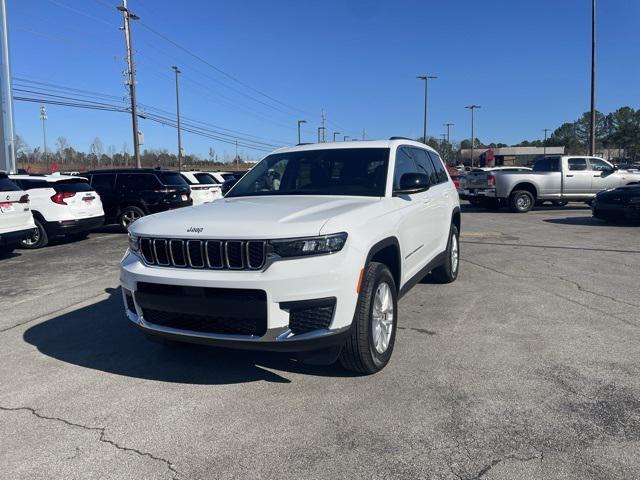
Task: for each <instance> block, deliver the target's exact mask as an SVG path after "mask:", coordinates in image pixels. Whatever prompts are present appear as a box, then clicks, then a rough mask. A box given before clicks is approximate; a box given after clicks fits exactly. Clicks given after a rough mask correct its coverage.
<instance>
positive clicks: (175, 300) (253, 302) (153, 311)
mask: <svg viewBox="0 0 640 480" xmlns="http://www.w3.org/2000/svg"><path fill="white" fill-rule="evenodd" d="M135 295H136V301H137V303H138V305H139V306H140V308H141V309H142V315H143V317H144V319H145V321H147V322H149V323H153V324H155V325H160V326H163V327H170V328H177V329H180V330H187V331H193V332H201V333H214V334H215V333H219V334H232V335H253V336H258V337H261V336H263V335H264V334H265V333H266V332H267V294H266V293H265V292H264V291H263V290H248V289H235V288H206V287H187V286H181V285H165V284H155V283H146V282H140V283H138V290H137V291H136V294H135Z"/></svg>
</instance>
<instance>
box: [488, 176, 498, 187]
mask: <svg viewBox="0 0 640 480" xmlns="http://www.w3.org/2000/svg"><path fill="white" fill-rule="evenodd" d="M487 185H489V186H490V187H495V186H496V177H495V175H487Z"/></svg>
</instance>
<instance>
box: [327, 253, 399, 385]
mask: <svg viewBox="0 0 640 480" xmlns="http://www.w3.org/2000/svg"><path fill="white" fill-rule="evenodd" d="M397 312H398V294H397V289H396V283H395V281H394V280H393V276H392V275H391V272H390V271H389V269H388V268H387V266H386V265H383V264H382V263H378V262H371V263H369V264H368V265H367V266H366V267H365V271H364V274H363V276H362V283H361V285H360V295H359V297H358V304H357V306H356V312H355V315H354V318H353V323H352V325H351V332H350V334H349V338H348V339H347V341H346V343H345V345H344V347H343V349H342V352H341V354H340V358H339V360H340V364H341V365H342V366H343V367H344V368H346V369H347V370H351V371H354V372H357V373H362V374H365V375H369V374H372V373H376V372H379V371H380V370H382V369H383V368H384V367H385V366H386V365H387V363H389V359H390V358H391V354H392V353H393V346H394V344H395V338H396V330H397V324H398V315H397Z"/></svg>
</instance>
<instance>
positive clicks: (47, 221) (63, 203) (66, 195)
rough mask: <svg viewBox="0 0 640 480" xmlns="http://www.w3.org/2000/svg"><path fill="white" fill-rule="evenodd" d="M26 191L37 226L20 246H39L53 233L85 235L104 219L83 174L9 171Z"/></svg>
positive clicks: (95, 196)
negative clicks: (81, 175) (41, 173)
mask: <svg viewBox="0 0 640 480" xmlns="http://www.w3.org/2000/svg"><path fill="white" fill-rule="evenodd" d="M10 178H11V180H13V182H15V183H16V184H17V185H18V186H19V187H21V188H22V189H23V190H26V191H27V192H29V198H30V200H31V209H32V211H33V217H34V220H35V225H36V229H35V230H34V233H33V235H31V236H30V237H29V238H26V239H24V240H23V241H22V242H20V246H21V247H22V248H42V247H44V246H46V245H47V244H48V243H49V240H51V239H53V238H55V237H64V236H75V237H84V236H86V235H87V234H88V233H89V231H90V230H91V229H93V228H96V227H99V226H100V225H102V224H103V223H104V211H103V210H102V202H101V200H100V195H98V194H97V193H96V192H95V191H94V190H93V188H92V187H91V186H90V185H89V182H88V181H87V179H86V178H82V177H75V176H69V175H59V174H53V175H11V176H10Z"/></svg>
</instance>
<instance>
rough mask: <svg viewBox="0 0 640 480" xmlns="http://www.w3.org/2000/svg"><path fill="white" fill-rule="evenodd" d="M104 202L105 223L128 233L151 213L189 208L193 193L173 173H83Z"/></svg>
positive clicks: (145, 170)
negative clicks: (116, 225) (117, 226)
mask: <svg viewBox="0 0 640 480" xmlns="http://www.w3.org/2000/svg"><path fill="white" fill-rule="evenodd" d="M80 176H82V177H85V178H87V179H88V180H89V182H90V183H91V186H92V187H93V189H94V190H95V191H96V192H98V194H99V195H100V198H101V199H102V206H103V208H104V215H105V223H106V224H112V223H117V224H119V225H120V226H121V227H122V228H124V229H126V228H127V227H128V226H129V225H131V223H133V222H134V221H136V220H137V219H138V218H140V217H143V216H145V215H149V214H151V213H158V212H164V211H166V210H172V209H174V208H180V207H187V206H189V205H191V204H192V203H193V202H192V200H191V189H190V188H189V185H188V184H187V182H186V181H185V179H184V178H183V177H182V175H180V174H179V173H178V172H176V171H173V170H161V169H153V168H120V169H111V170H93V171H90V172H87V173H81V174H80Z"/></svg>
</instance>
